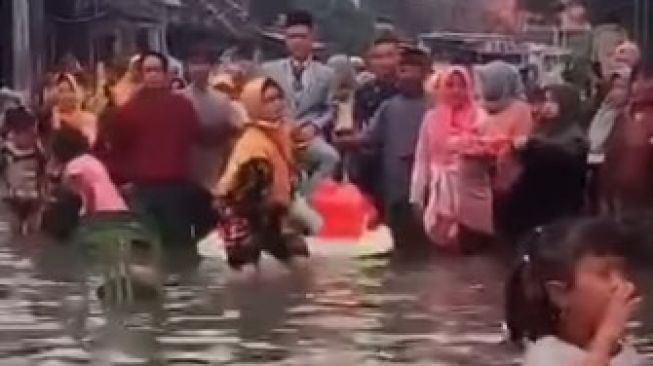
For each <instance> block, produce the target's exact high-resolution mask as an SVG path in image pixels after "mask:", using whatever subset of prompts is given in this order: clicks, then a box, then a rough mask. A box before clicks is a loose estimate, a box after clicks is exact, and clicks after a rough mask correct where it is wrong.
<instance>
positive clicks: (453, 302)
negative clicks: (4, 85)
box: [0, 227, 653, 366]
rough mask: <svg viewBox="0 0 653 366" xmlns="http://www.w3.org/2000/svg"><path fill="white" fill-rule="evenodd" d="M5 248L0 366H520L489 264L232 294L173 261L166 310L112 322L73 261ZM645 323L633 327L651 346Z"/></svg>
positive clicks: (419, 264) (331, 271) (369, 264)
mask: <svg viewBox="0 0 653 366" xmlns="http://www.w3.org/2000/svg"><path fill="white" fill-rule="evenodd" d="M3 228H4V227H2V228H0V229H3ZM1 238H2V240H0V241H1V243H0V364H1V365H12V366H21V365H48V366H51V365H77V364H79V365H88V364H91V365H289V366H290V365H298V366H299V365H302V366H305V365H316V366H332V365H342V366H346V365H514V364H518V362H519V354H518V353H517V352H516V351H515V350H514V349H513V348H512V347H511V346H509V345H506V344H505V343H504V341H503V338H504V337H503V332H502V330H501V320H502V316H501V299H502V279H503V276H504V268H505V265H504V264H502V263H500V261H499V260H497V259H493V258H490V257H483V256H479V257H468V258H450V257H441V258H433V259H423V260H420V261H414V260H412V261H411V260H389V259H373V260H360V261H348V260H329V259H325V258H314V259H313V260H312V261H313V266H312V274H311V275H310V276H309V275H301V276H300V275H297V274H291V273H287V272H286V271H284V270H283V269H282V268H279V267H277V266H274V265H273V264H270V265H265V266H264V267H266V268H264V275H263V278H261V279H260V280H259V281H250V282H238V281H233V280H230V279H229V276H228V274H227V272H226V271H225V269H224V268H223V267H222V266H221V265H218V264H216V263H211V262H202V263H198V262H196V261H194V260H192V259H191V258H185V257H184V256H182V255H178V254H175V255H172V256H171V259H170V261H171V262H173V263H174V264H175V268H176V270H175V271H172V272H171V273H170V278H169V280H168V284H167V285H166V287H165V296H164V298H163V299H162V300H161V301H156V300H153V301H142V302H139V304H137V306H134V307H133V308H131V309H129V311H126V312H119V311H114V312H112V313H111V314H110V315H107V314H105V313H104V311H103V310H102V309H101V307H100V305H99V304H98V301H97V299H95V298H94V297H91V301H90V305H89V306H88V307H86V306H84V304H85V301H84V300H83V296H82V295H84V294H85V293H86V292H87V291H84V290H82V287H80V286H79V284H78V283H79V281H78V279H79V275H78V274H79V273H80V269H79V266H78V264H79V263H77V261H76V260H74V258H75V256H74V255H73V254H74V253H71V251H70V249H68V248H65V247H61V246H57V245H53V244H45V243H42V242H41V241H39V240H33V241H32V242H30V243H12V241H11V240H10V239H9V234H8V233H7V230H4V231H3V234H2V235H1ZM267 267H269V268H267ZM652 286H653V285H652ZM645 292H646V293H649V294H653V287H652V288H650V289H645ZM648 309H653V307H651V306H648ZM652 314H653V313H652V312H650V311H649V312H646V313H644V315H646V316H647V317H646V318H645V319H644V320H645V321H644V322H643V323H641V322H640V323H635V324H634V326H635V328H636V329H635V331H636V332H637V333H638V334H640V335H648V336H649V337H648V339H651V338H653V337H650V336H651V335H653V333H652V332H651V330H652V329H653V328H652V326H653V318H652V316H651V315H652ZM642 324H646V325H647V326H646V327H645V326H644V325H642ZM645 338H647V337H642V338H641V340H640V341H638V342H637V343H638V344H639V345H640V346H641V348H642V349H643V350H644V351H646V350H647V348H648V347H647V346H646V345H647V342H646V341H645V340H644V339H645Z"/></svg>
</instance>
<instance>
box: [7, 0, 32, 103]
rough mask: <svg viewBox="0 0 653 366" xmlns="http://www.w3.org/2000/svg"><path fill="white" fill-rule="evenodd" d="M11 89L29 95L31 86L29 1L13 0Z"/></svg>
mask: <svg viewBox="0 0 653 366" xmlns="http://www.w3.org/2000/svg"><path fill="white" fill-rule="evenodd" d="M12 5H13V6H12V13H13V14H12V15H13V21H12V28H13V45H12V46H13V49H14V52H13V74H14V75H13V84H14V85H13V87H14V89H15V90H17V91H19V92H20V93H23V94H24V96H25V97H27V96H28V95H29V91H30V87H31V84H32V50H31V46H30V22H29V20H30V1H27V0H13V4H12Z"/></svg>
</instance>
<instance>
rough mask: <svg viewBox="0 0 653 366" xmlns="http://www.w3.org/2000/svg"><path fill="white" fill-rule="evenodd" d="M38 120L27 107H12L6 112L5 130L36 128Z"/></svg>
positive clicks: (20, 130)
mask: <svg viewBox="0 0 653 366" xmlns="http://www.w3.org/2000/svg"><path fill="white" fill-rule="evenodd" d="M37 124H38V121H37V119H36V116H34V115H33V114H32V113H30V112H29V111H28V110H27V109H26V108H25V107H17V108H11V109H9V110H7V111H6V112H5V126H4V130H5V131H7V132H9V131H13V132H23V131H28V130H36V127H37Z"/></svg>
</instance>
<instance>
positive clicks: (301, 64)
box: [263, 11, 340, 191]
mask: <svg viewBox="0 0 653 366" xmlns="http://www.w3.org/2000/svg"><path fill="white" fill-rule="evenodd" d="M285 37H286V47H287V49H288V53H289V57H288V58H285V59H281V60H277V61H272V62H268V63H266V64H264V65H263V72H264V73H265V74H266V75H267V76H268V77H271V78H272V79H274V80H275V81H276V82H277V83H278V84H279V85H280V86H281V87H282V88H283V91H284V93H285V98H286V103H287V105H288V112H289V117H290V118H291V119H292V121H293V123H295V124H296V128H297V130H296V131H297V136H298V138H299V140H301V141H305V142H306V144H307V146H306V152H305V154H304V155H303V156H302V161H301V163H302V164H303V165H304V167H305V168H306V169H307V170H308V172H309V173H310V182H309V191H311V190H312V189H313V188H315V186H316V185H317V184H318V183H319V182H320V181H321V180H323V179H325V178H328V177H331V176H332V175H333V174H334V172H335V170H336V168H337V166H338V164H339V163H340V155H339V154H338V151H337V150H336V149H335V148H334V147H333V146H331V145H330V144H329V143H328V142H326V140H325V139H324V134H325V133H326V131H328V129H329V127H330V125H331V124H332V123H333V122H334V118H335V112H334V106H333V104H332V100H331V98H332V95H333V91H334V87H335V81H334V79H335V77H334V74H333V71H332V70H331V69H330V68H329V67H327V66H325V65H323V64H322V63H320V62H318V61H316V60H313V41H314V23H313V17H312V16H311V14H309V13H307V12H305V11H295V12H292V13H289V14H288V15H287V17H286V28H285Z"/></svg>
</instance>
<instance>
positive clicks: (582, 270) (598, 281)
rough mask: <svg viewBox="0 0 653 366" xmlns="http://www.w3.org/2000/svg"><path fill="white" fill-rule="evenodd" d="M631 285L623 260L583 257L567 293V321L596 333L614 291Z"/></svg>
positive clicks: (608, 257) (612, 257)
mask: <svg viewBox="0 0 653 366" xmlns="http://www.w3.org/2000/svg"><path fill="white" fill-rule="evenodd" d="M629 282H630V281H629V276H628V274H627V273H626V269H625V260H624V259H623V258H619V257H615V256H595V255H588V256H585V257H583V258H581V260H580V261H579V262H578V264H577V265H576V270H575V272H574V282H573V286H572V287H571V288H570V289H569V292H568V298H567V304H566V310H567V314H566V319H568V321H573V322H574V324H578V326H579V327H585V328H586V329H591V330H592V332H593V333H594V332H595V331H596V329H597V328H598V327H599V326H600V324H601V322H602V320H603V318H604V316H605V313H606V310H607V308H608V305H609V303H610V300H611V298H612V296H613V294H614V293H615V291H616V290H617V289H618V288H620V287H622V286H624V285H626V284H628V283H629Z"/></svg>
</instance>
